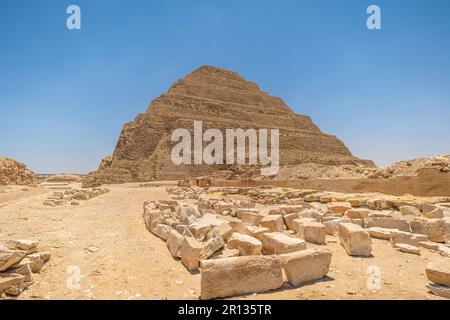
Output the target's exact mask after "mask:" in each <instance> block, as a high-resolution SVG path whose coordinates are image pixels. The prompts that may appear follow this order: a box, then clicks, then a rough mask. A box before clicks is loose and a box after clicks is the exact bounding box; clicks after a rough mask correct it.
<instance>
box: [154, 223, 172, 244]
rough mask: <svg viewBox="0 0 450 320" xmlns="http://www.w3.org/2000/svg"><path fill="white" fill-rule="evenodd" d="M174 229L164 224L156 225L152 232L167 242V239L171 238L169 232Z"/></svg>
mask: <svg viewBox="0 0 450 320" xmlns="http://www.w3.org/2000/svg"><path fill="white" fill-rule="evenodd" d="M172 230H173V229H172V228H171V227H169V226H167V225H165V224H162V223H156V224H155V225H154V226H153V227H152V229H151V232H152V233H153V234H154V235H155V236H157V237H158V238H161V239H162V240H164V241H166V240H167V237H168V236H169V232H170V231H172Z"/></svg>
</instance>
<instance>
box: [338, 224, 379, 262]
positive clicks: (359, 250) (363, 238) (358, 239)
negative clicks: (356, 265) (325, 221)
mask: <svg viewBox="0 0 450 320" xmlns="http://www.w3.org/2000/svg"><path fill="white" fill-rule="evenodd" d="M339 239H340V242H341V245H342V246H343V247H344V249H345V251H347V253H348V254H349V255H351V256H365V257H369V256H371V255H372V241H371V238H370V235H369V233H368V232H367V231H366V230H364V229H363V228H362V227H361V226H359V225H357V224H353V223H341V224H340V225H339Z"/></svg>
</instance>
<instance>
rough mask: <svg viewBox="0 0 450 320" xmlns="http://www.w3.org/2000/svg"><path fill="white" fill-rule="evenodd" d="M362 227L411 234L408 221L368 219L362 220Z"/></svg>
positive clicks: (380, 218)
mask: <svg viewBox="0 0 450 320" xmlns="http://www.w3.org/2000/svg"><path fill="white" fill-rule="evenodd" d="M364 227H365V228H366V229H367V228H372V227H379V228H386V229H398V230H400V231H405V232H411V227H410V226H409V223H408V221H406V220H402V219H396V218H386V217H372V216H370V217H368V218H367V219H365V220H364Z"/></svg>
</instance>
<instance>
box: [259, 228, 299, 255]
mask: <svg viewBox="0 0 450 320" xmlns="http://www.w3.org/2000/svg"><path fill="white" fill-rule="evenodd" d="M261 241H262V244H263V249H262V252H263V253H264V254H283V253H291V252H294V251H299V250H305V249H306V242H305V241H304V240H302V239H299V238H294V237H291V236H288V235H286V234H284V233H281V232H272V233H264V234H262V235H261Z"/></svg>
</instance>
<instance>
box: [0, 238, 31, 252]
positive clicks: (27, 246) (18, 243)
mask: <svg viewBox="0 0 450 320" xmlns="http://www.w3.org/2000/svg"><path fill="white" fill-rule="evenodd" d="M5 245H6V246H7V247H8V248H10V249H13V250H23V251H27V252H33V251H35V250H36V248H37V246H38V242H37V241H33V240H7V241H6V242H5Z"/></svg>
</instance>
